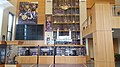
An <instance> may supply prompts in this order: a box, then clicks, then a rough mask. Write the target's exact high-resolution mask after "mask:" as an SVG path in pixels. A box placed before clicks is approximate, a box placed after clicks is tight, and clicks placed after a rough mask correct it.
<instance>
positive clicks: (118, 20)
mask: <svg viewBox="0 0 120 67" xmlns="http://www.w3.org/2000/svg"><path fill="white" fill-rule="evenodd" d="M112 28H120V17H119V16H113V17H112Z"/></svg>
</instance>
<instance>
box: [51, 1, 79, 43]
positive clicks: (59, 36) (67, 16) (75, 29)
mask: <svg viewBox="0 0 120 67" xmlns="http://www.w3.org/2000/svg"><path fill="white" fill-rule="evenodd" d="M79 13H80V12H79V0H53V35H54V36H53V38H54V39H56V42H55V43H56V44H74V45H78V44H80V37H78V36H80V24H79V22H80V16H79ZM58 29H59V30H58ZM69 34H71V35H69Z"/></svg>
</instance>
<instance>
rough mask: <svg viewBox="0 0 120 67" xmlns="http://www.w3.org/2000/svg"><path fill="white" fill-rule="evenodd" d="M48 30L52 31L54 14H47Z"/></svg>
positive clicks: (46, 24)
mask: <svg viewBox="0 0 120 67" xmlns="http://www.w3.org/2000/svg"><path fill="white" fill-rule="evenodd" d="M45 26H46V29H45V31H46V32H51V31H52V15H46V23H45Z"/></svg>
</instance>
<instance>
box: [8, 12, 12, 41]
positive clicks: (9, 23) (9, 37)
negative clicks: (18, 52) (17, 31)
mask: <svg viewBox="0 0 120 67" xmlns="http://www.w3.org/2000/svg"><path fill="white" fill-rule="evenodd" d="M13 23H14V15H13V14H12V13H10V12H9V18H8V30H7V40H12V31H13Z"/></svg>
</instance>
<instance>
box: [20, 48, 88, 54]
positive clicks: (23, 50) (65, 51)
mask: <svg viewBox="0 0 120 67" xmlns="http://www.w3.org/2000/svg"><path fill="white" fill-rule="evenodd" d="M55 48H56V50H55V55H56V56H85V54H86V51H85V47H81V46H55ZM18 49H19V54H18V55H19V56H37V55H38V54H39V56H53V55H54V46H39V49H38V46H29V47H19V48H18ZM38 50H39V51H38ZM38 52H39V53H38Z"/></svg>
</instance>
